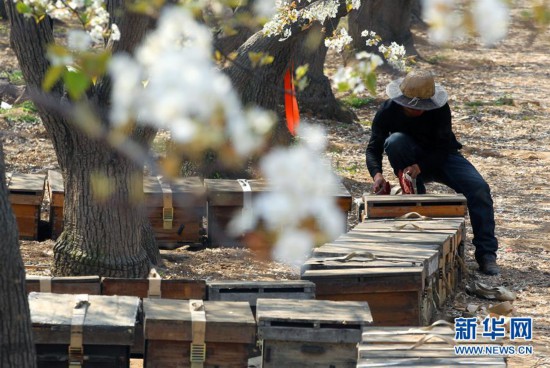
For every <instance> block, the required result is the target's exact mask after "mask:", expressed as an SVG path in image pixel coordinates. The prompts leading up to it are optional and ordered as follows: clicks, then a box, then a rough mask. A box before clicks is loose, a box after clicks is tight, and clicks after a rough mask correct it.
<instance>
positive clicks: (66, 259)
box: [6, 0, 160, 277]
mask: <svg viewBox="0 0 550 368" xmlns="http://www.w3.org/2000/svg"><path fill="white" fill-rule="evenodd" d="M6 5H7V10H8V13H9V15H10V23H11V33H10V42H11V46H12V48H13V50H14V52H15V54H16V56H17V59H18V61H19V65H20V66H21V70H22V72H23V76H24V78H25V80H26V82H27V86H28V88H29V90H30V91H33V92H32V93H31V94H32V96H33V100H34V102H35V104H36V106H37V109H38V111H39V114H40V117H41V119H42V122H43V124H44V126H45V128H46V131H47V132H48V134H49V136H50V138H51V140H52V143H53V146H54V149H55V152H56V155H57V160H58V162H59V166H60V168H61V172H62V174H63V179H64V184H65V207H64V214H65V226H64V233H63V234H62V235H61V236H60V237H59V239H58V241H57V243H56V245H55V247H54V257H55V264H54V269H53V273H54V274H55V275H59V276H61V275H90V274H92V275H100V276H118V277H141V276H145V275H147V273H148V269H149V267H150V263H151V262H153V263H154V262H158V261H159V260H160V253H159V251H158V248H156V245H155V241H154V238H153V233H152V231H148V230H147V226H150V225H147V220H146V217H145V215H144V212H143V211H141V210H140V204H139V203H138V202H136V198H139V195H137V194H136V193H142V192H143V187H142V186H143V185H142V173H143V165H142V163H140V162H136V161H132V160H130V159H129V158H127V157H125V156H123V155H122V154H120V153H119V152H118V151H116V150H115V149H114V148H113V147H111V146H110V145H109V144H108V143H107V142H106V139H104V138H103V137H102V136H101V134H96V135H95V136H92V135H90V134H89V133H86V132H85V131H84V130H81V129H79V128H78V127H79V126H89V122H88V121H86V120H84V119H85V117H83V116H81V115H77V114H72V113H70V112H71V111H72V109H71V105H70V103H68V102H67V100H66V97H65V96H64V91H63V88H62V86H61V85H56V86H55V87H54V88H53V90H52V91H51V93H50V94H49V95H47V96H46V95H43V94H41V93H40V92H39V91H40V86H41V83H42V80H43V78H44V75H45V73H46V70H47V68H48V61H47V59H46V58H45V51H46V47H47V45H48V44H49V43H52V42H53V41H54V39H53V29H52V22H48V21H42V22H39V23H36V22H35V21H34V20H32V19H25V18H23V17H22V16H21V15H19V14H18V13H17V11H16V10H15V7H14V4H13V2H7V3H6ZM122 5H123V2H122V0H117V1H110V2H108V9H109V10H110V11H111V14H114V15H115V19H114V20H115V22H117V24H118V25H119V28H120V30H121V34H122V38H121V40H120V42H117V43H115V44H112V45H111V47H112V51H113V53H116V52H128V53H131V52H132V51H133V50H134V48H135V46H136V45H137V44H138V43H139V41H140V40H141V39H142V38H143V36H144V35H145V32H147V30H148V27H149V26H150V25H151V20H150V19H149V18H147V17H144V16H139V15H132V14H127V13H125V12H123V11H121V10H122V9H123V7H122ZM110 87H111V84H110V80H109V78H104V79H103V80H101V81H99V82H98V83H97V84H96V85H95V86H94V87H93V88H92V89H91V90H90V91H89V92H88V99H89V101H90V102H92V104H94V107H95V109H96V110H97V111H98V112H99V114H100V117H101V121H100V123H99V126H98V127H96V128H97V131H99V132H102V131H105V130H106V129H107V127H108V125H109V121H108V119H107V117H106V116H107V111H108V108H109V96H110V90H111V88H110ZM60 106H61V107H60ZM68 112H69V113H68ZM132 138H134V139H135V140H136V141H137V142H138V144H141V145H143V146H145V145H146V144H147V142H148V141H149V140H150V139H151V132H145V131H143V130H140V131H139V132H134V133H133V134H132Z"/></svg>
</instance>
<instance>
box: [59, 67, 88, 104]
mask: <svg viewBox="0 0 550 368" xmlns="http://www.w3.org/2000/svg"><path fill="white" fill-rule="evenodd" d="M63 81H64V82H65V86H66V87H67V91H68V92H69V96H70V97H71V98H72V99H73V100H78V99H80V97H82V95H83V94H84V92H86V90H87V89H88V87H89V86H90V84H91V80H90V78H88V77H87V76H86V75H85V74H84V73H82V72H80V71H77V70H74V71H67V72H66V73H65V74H63Z"/></svg>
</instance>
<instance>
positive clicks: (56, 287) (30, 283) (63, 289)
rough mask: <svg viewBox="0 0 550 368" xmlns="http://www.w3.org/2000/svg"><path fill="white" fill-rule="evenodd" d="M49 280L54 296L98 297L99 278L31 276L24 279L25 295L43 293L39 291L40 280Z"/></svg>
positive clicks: (99, 292) (99, 290)
mask: <svg viewBox="0 0 550 368" xmlns="http://www.w3.org/2000/svg"><path fill="white" fill-rule="evenodd" d="M44 279H49V282H50V285H51V291H50V292H52V293H55V294H89V295H100V294H101V284H100V278H99V276H70V277H48V276H33V275H27V277H26V290H27V293H31V292H33V291H34V292H45V291H46V290H41V284H40V280H44Z"/></svg>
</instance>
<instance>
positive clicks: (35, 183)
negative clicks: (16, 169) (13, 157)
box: [8, 173, 46, 196]
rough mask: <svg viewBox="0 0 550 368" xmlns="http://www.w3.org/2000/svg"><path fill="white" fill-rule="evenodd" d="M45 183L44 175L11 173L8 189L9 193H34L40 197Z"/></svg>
mask: <svg viewBox="0 0 550 368" xmlns="http://www.w3.org/2000/svg"><path fill="white" fill-rule="evenodd" d="M45 183H46V174H21V173H12V174H11V179H10V182H9V186H8V189H9V191H10V193H21V192H22V193H25V194H27V193H29V194H30V193H34V195H37V196H42V195H43V194H44V186H45Z"/></svg>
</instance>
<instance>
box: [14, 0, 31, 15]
mask: <svg viewBox="0 0 550 368" xmlns="http://www.w3.org/2000/svg"><path fill="white" fill-rule="evenodd" d="M15 8H16V9H17V11H18V12H19V13H21V14H29V13H30V12H31V11H32V9H31V7H30V6H28V5H27V4H25V3H23V2H20V1H19V2H18V3H17V4H16V5H15Z"/></svg>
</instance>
